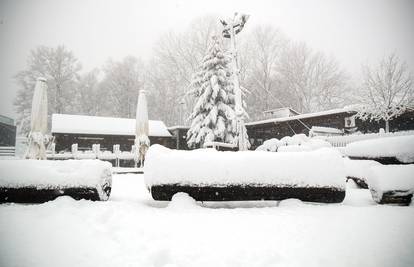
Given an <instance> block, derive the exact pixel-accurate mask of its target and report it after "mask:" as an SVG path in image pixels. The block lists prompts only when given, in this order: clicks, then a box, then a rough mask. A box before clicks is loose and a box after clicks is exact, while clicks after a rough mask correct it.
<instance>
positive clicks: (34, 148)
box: [26, 78, 47, 159]
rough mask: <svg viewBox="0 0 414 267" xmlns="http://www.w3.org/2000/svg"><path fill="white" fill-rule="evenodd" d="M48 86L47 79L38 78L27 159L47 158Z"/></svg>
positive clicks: (33, 102)
mask: <svg viewBox="0 0 414 267" xmlns="http://www.w3.org/2000/svg"><path fill="white" fill-rule="evenodd" d="M46 132H47V85H46V79H45V78H38V79H37V82H36V86H35V90H34V94H33V101H32V113H31V117H30V134H29V147H28V151H27V153H26V158H31V159H45V158H46V148H45V142H46Z"/></svg>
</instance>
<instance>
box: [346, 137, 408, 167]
mask: <svg viewBox="0 0 414 267" xmlns="http://www.w3.org/2000/svg"><path fill="white" fill-rule="evenodd" d="M413 148H414V135H407V136H396V137H384V138H377V139H371V140H364V141H357V142H354V143H351V144H348V145H347V146H346V147H345V149H344V153H345V154H346V155H347V156H348V157H350V158H351V159H362V160H366V159H370V160H375V161H378V162H379V163H381V164H410V163H414V149H413Z"/></svg>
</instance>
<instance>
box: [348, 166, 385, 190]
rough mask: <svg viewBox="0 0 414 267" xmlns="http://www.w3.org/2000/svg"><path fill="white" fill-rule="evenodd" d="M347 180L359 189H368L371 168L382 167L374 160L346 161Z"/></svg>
mask: <svg viewBox="0 0 414 267" xmlns="http://www.w3.org/2000/svg"><path fill="white" fill-rule="evenodd" d="M344 163H345V174H346V179H347V180H349V179H351V180H353V181H354V182H355V183H356V184H357V185H358V186H359V187H362V188H364V189H367V188H368V177H369V176H370V172H371V167H374V166H381V164H380V163H378V162H376V161H374V160H351V159H348V158H345V159H344Z"/></svg>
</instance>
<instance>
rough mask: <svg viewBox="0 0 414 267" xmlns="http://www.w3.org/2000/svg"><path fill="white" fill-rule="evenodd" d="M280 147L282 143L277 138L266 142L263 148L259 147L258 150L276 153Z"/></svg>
mask: <svg viewBox="0 0 414 267" xmlns="http://www.w3.org/2000/svg"><path fill="white" fill-rule="evenodd" d="M280 146H282V142H280V140H279V139H277V138H272V139H269V140H266V141H264V143H263V144H262V145H261V146H259V147H257V148H256V150H257V151H270V152H276V151H277V149H278V148H279V147H280Z"/></svg>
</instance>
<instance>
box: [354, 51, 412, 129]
mask: <svg viewBox="0 0 414 267" xmlns="http://www.w3.org/2000/svg"><path fill="white" fill-rule="evenodd" d="M363 71H364V80H363V85H362V90H363V95H362V96H363V97H362V99H361V100H362V101H361V103H362V105H361V110H360V111H359V112H358V116H359V117H360V118H362V119H364V120H366V119H370V120H376V121H379V120H384V121H385V131H386V132H389V121H390V120H392V119H393V118H396V117H398V116H399V115H401V114H402V113H404V112H405V111H406V110H407V109H412V108H413V105H414V89H413V77H412V74H411V73H410V72H409V71H408V69H407V65H406V63H405V62H401V61H400V59H399V58H398V57H397V56H396V55H395V54H392V55H390V56H388V57H386V58H384V59H383V60H382V61H381V62H380V64H379V65H378V66H377V67H375V68H370V67H367V66H365V67H364V68H363Z"/></svg>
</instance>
